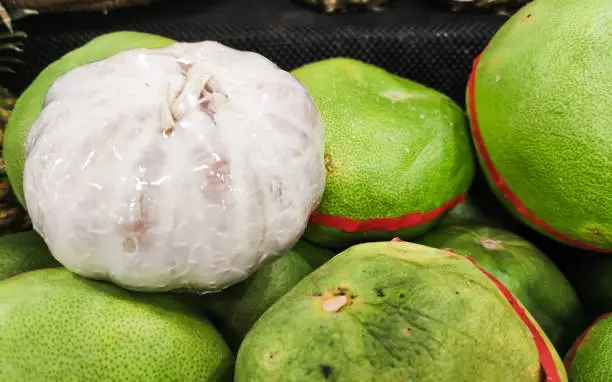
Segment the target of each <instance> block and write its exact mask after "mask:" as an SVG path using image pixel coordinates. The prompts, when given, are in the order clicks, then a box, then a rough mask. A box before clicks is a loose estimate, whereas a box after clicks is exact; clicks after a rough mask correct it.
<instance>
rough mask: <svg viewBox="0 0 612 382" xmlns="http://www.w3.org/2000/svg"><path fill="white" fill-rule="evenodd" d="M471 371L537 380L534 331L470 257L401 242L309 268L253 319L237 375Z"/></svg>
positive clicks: (382, 377)
mask: <svg viewBox="0 0 612 382" xmlns="http://www.w3.org/2000/svg"><path fill="white" fill-rule="evenodd" d="M526 315H527V317H528V319H529V320H532V318H531V316H530V315H529V313H528V312H526ZM532 322H533V324H534V326H535V328H536V329H537V330H539V331H540V333H541V330H540V329H539V326H538V325H537V323H535V322H534V321H533V320H532ZM500 327H503V330H500ZM542 339H543V341H544V343H545V347H547V349H548V350H550V353H551V355H552V358H553V361H554V362H555V365H556V366H557V368H558V373H559V375H560V378H561V379H560V380H563V381H564V380H566V379H565V372H564V370H563V365H562V363H561V359H560V358H559V356H558V354H557V353H556V351H555V350H554V348H553V346H552V345H551V344H550V342H549V340H548V338H547V337H546V335H545V334H543V333H542ZM475 377H477V379H478V380H481V381H496V382H503V381H541V380H542V379H541V377H542V375H541V366H540V359H539V355H538V350H537V348H536V344H535V341H534V339H533V338H532V335H531V333H530V332H529V330H528V329H527V327H526V325H525V323H524V322H523V321H522V320H521V318H520V317H519V315H518V314H517V312H516V311H515V310H514V309H513V307H512V306H511V305H510V303H509V302H508V300H506V297H504V296H503V295H502V293H501V292H500V290H499V289H498V287H497V286H496V285H495V283H494V282H492V281H491V280H490V279H489V278H487V276H486V275H485V274H484V273H483V272H482V271H480V270H479V269H478V268H477V267H476V266H474V264H473V263H471V262H470V261H469V260H468V259H467V258H466V257H464V256H461V255H457V254H453V253H450V252H446V251H441V250H438V249H434V248H430V247H425V246H421V245H417V244H412V243H407V242H396V241H391V242H378V243H366V244H360V245H356V246H354V247H351V248H349V249H348V250H346V251H344V252H342V253H340V254H338V255H336V256H335V257H334V258H333V259H331V260H330V261H328V262H327V263H326V264H324V265H323V266H321V267H320V268H318V269H317V270H315V271H314V272H313V273H311V274H310V275H308V276H306V277H305V278H304V279H303V280H302V281H300V282H299V283H298V284H297V285H296V286H295V287H294V288H293V289H292V290H291V291H290V292H289V293H287V294H285V295H284V296H283V297H281V299H279V300H278V301H277V302H276V303H275V304H274V305H272V307H271V308H270V309H268V310H267V311H266V312H265V313H264V314H263V316H262V317H261V318H260V319H259V320H258V321H257V322H256V323H255V325H254V326H253V328H252V329H251V331H250V332H249V333H248V334H247V336H246V337H245V339H244V341H243V343H242V345H241V347H240V350H239V351H238V355H237V358H236V371H235V381H236V382H243V381H266V382H272V381H324V380H329V381H350V382H358V381H381V382H382V381H393V382H395V381H404V382H407V381H419V382H421V381H472V380H474V378H475Z"/></svg>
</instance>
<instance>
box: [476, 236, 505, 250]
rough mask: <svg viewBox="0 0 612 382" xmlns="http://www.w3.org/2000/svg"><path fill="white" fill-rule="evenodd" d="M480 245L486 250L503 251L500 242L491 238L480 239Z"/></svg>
mask: <svg viewBox="0 0 612 382" xmlns="http://www.w3.org/2000/svg"><path fill="white" fill-rule="evenodd" d="M480 244H481V245H482V246H483V247H484V248H486V249H503V248H504V247H503V246H502V245H501V243H500V242H499V240H495V239H491V238H489V237H483V238H481V239H480Z"/></svg>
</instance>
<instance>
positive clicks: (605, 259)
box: [569, 255, 612, 316]
mask: <svg viewBox="0 0 612 382" xmlns="http://www.w3.org/2000/svg"><path fill="white" fill-rule="evenodd" d="M582 257H584V256H582ZM569 277H570V280H571V281H572V282H573V283H574V286H575V288H576V292H578V296H580V299H581V301H582V303H583V304H584V307H585V309H586V310H587V311H588V312H589V314H591V315H593V316H600V315H602V314H604V313H607V312H612V257H609V256H607V255H602V256H597V257H593V258H586V259H584V260H583V261H581V262H580V263H579V264H575V265H574V266H573V269H572V270H571V273H570V275H569Z"/></svg>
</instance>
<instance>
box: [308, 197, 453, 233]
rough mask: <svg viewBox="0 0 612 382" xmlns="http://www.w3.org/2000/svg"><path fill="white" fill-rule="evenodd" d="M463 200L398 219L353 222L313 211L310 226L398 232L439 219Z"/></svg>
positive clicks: (348, 230) (350, 230)
mask: <svg viewBox="0 0 612 382" xmlns="http://www.w3.org/2000/svg"><path fill="white" fill-rule="evenodd" d="M464 200H465V194H461V195H459V196H458V197H456V198H455V199H453V200H450V201H448V202H446V203H444V205H442V206H440V207H437V208H435V209H433V210H431V211H429V212H426V213H422V212H413V213H410V214H408V215H405V216H402V217H399V218H377V219H371V220H365V221H360V220H353V219H351V218H347V217H344V216H334V215H328V214H324V213H322V212H319V211H315V212H313V213H312V215H311V216H310V222H311V223H312V224H319V225H323V226H326V227H332V228H337V229H341V230H343V231H345V232H358V231H398V230H400V229H405V228H411V227H416V226H418V225H421V224H425V223H427V222H430V221H432V220H433V219H435V218H438V217H440V216H441V215H442V214H443V213H444V212H446V211H448V210H450V209H451V208H453V207H454V206H456V205H457V204H459V203H461V202H463V201H464Z"/></svg>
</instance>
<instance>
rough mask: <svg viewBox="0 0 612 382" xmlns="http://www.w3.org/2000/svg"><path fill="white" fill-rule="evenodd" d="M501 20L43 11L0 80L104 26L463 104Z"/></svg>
mask: <svg viewBox="0 0 612 382" xmlns="http://www.w3.org/2000/svg"><path fill="white" fill-rule="evenodd" d="M505 20H506V17H504V16H494V15H489V14H468V15H466V14H458V13H453V12H450V11H448V10H445V9H441V8H438V7H436V6H434V5H433V1H431V0H396V1H394V2H392V4H391V6H390V7H389V9H388V10H387V11H386V12H382V13H361V14H350V15H327V14H321V13H317V12H314V11H312V10H311V9H310V8H307V7H305V6H303V5H301V4H300V3H298V2H297V1H292V0H257V1H252V0H220V1H215V0H165V1H163V2H160V3H158V4H155V5H153V6H151V7H148V8H135V9H125V10H119V11H113V12H111V13H110V14H109V15H106V16H105V15H103V14H101V13H95V14H61V15H44V16H39V17H33V18H30V19H26V20H24V21H23V22H22V23H21V24H19V26H20V28H21V29H24V30H25V31H26V32H28V33H29V34H30V39H29V40H28V42H27V46H26V51H25V53H24V54H23V57H24V59H25V60H26V61H27V63H28V64H27V66H26V67H23V68H20V71H19V73H18V75H10V76H7V75H3V76H2V78H1V79H0V80H1V81H3V82H2V83H5V84H7V86H8V87H9V88H10V89H11V90H13V91H21V90H22V89H23V88H24V87H25V86H27V85H28V84H29V83H30V82H31V81H32V80H33V79H34V77H35V76H36V75H37V74H38V73H39V72H40V71H41V70H42V69H43V68H44V67H45V66H46V65H47V64H48V63H50V62H51V61H53V60H55V59H57V58H59V57H60V56H61V55H63V54H64V53H66V52H68V51H70V50H72V49H74V48H76V47H78V46H80V45H82V44H83V43H85V42H86V41H88V40H89V39H91V38H93V37H95V36H97V35H100V34H102V33H105V32H110V31H116V30H137V31H144V32H150V33H157V34H161V35H164V36H168V37H171V38H174V39H178V40H182V41H197V40H203V39H212V40H217V41H220V42H222V43H225V44H227V45H229V46H232V47H235V48H239V49H247V50H253V51H256V52H259V53H261V54H263V55H265V56H266V57H268V58H269V59H271V60H272V61H274V62H276V63H277V64H278V65H279V66H280V67H282V68H284V69H287V70H291V69H294V68H296V67H298V66H300V65H302V64H305V63H308V62H312V61H316V60H320V59H324V58H328V57H333V56H348V57H353V58H357V59H361V60H363V61H366V62H369V63H373V64H376V65H379V66H382V67H384V68H385V69H387V70H389V71H391V72H394V73H396V74H399V75H402V76H405V77H409V78H411V79H413V80H415V81H419V82H421V83H424V84H426V85H428V86H431V87H433V88H435V89H438V90H440V91H442V92H444V93H446V94H448V95H449V96H451V97H452V98H453V99H455V100H456V101H457V102H459V103H461V104H463V101H464V88H465V84H466V81H467V78H468V75H469V72H470V68H471V62H472V60H473V59H474V57H475V56H476V54H477V53H478V52H479V51H480V50H481V49H482V48H483V46H484V45H485V44H486V42H487V41H488V40H489V39H490V38H491V37H492V36H493V34H494V33H495V31H497V29H498V28H499V27H500V26H501V25H502V24H503V23H504V21H505Z"/></svg>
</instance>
